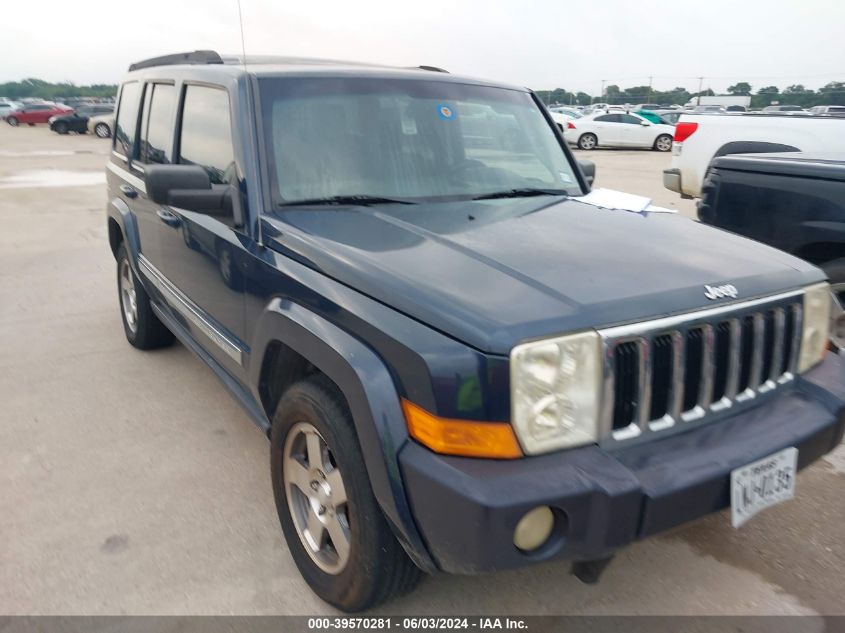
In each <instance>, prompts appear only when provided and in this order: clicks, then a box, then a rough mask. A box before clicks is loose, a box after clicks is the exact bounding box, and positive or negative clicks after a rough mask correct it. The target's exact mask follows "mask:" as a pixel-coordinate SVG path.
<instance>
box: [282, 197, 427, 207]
mask: <svg viewBox="0 0 845 633" xmlns="http://www.w3.org/2000/svg"><path fill="white" fill-rule="evenodd" d="M370 204H416V202H412V201H411V200H402V199H400V198H384V197H382V196H366V195H349V196H326V197H325V198H306V199H304V200H291V201H290V202H280V203H279V205H278V206H280V207H299V206H311V205H338V206H341V205H361V206H367V205H370Z"/></svg>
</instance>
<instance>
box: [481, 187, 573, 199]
mask: <svg viewBox="0 0 845 633" xmlns="http://www.w3.org/2000/svg"><path fill="white" fill-rule="evenodd" d="M568 195H569V194H568V193H567V192H566V191H564V190H563V189H539V188H535V187H528V188H524V189H506V190H505V191H494V192H493V193H482V194H481V195H480V196H475V197H474V198H473V200H493V199H495V198H530V197H531V196H568Z"/></svg>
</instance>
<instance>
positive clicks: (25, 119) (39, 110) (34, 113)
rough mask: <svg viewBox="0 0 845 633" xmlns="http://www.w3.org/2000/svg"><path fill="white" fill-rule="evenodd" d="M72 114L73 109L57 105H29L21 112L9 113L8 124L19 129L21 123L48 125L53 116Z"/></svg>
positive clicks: (7, 116)
mask: <svg viewBox="0 0 845 633" xmlns="http://www.w3.org/2000/svg"><path fill="white" fill-rule="evenodd" d="M71 112H73V108H68V107H67V106H62V105H56V104H55V103H28V104H26V105H25V106H24V107H23V108H21V109H20V110H13V111H12V112H9V114H7V115H6V122H7V123H8V124H9V125H11V126H12V127H17V125H18V124H19V123H29V125H35V124H36V123H47V121H48V119H49V118H50V117H51V116H59V115H62V114H70V113H71Z"/></svg>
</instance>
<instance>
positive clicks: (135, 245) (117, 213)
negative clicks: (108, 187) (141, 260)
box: [106, 198, 141, 277]
mask: <svg viewBox="0 0 845 633" xmlns="http://www.w3.org/2000/svg"><path fill="white" fill-rule="evenodd" d="M106 213H107V215H108V218H109V219H110V220H114V221H115V223H117V226H118V228H119V229H120V232H121V233H122V234H123V241H124V242H125V243H126V248H127V250H128V251H129V263H130V264H132V268H134V269H135V274H138V255H139V254H140V253H141V239H140V237H139V236H138V224H137V222H136V221H135V215H134V214H133V213H132V211H131V210H130V209H129V206H128V205H127V204H126V203H125V202H124V201H123V200H121V199H120V198H112V199H111V200H109V203H108V208H107V211H106ZM109 245H110V246H111V248H112V254H114V251H115V250H116V249H115V245H114V244H113V243H111V235H109ZM139 277H140V276H139Z"/></svg>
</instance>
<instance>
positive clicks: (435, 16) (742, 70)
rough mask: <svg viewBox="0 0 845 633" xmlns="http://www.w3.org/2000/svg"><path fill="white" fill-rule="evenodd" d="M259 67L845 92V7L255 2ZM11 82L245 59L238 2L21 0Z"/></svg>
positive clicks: (843, 1)
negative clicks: (263, 57) (413, 69)
mask: <svg viewBox="0 0 845 633" xmlns="http://www.w3.org/2000/svg"><path fill="white" fill-rule="evenodd" d="M241 2H242V8H243V14H244V31H245V36H246V50H247V54H284V55H297V56H309V57H329V58H341V59H350V60H359V61H369V62H379V63H385V64H391V65H419V64H430V65H435V66H442V67H444V68H447V69H449V70H451V71H452V72H456V73H462V74H469V75H475V76H479V77H487V78H492V79H499V80H502V81H506V82H508V83H516V84H520V85H525V86H529V87H531V88H534V89H548V88H555V87H562V88H566V89H568V90H574V91H578V90H583V91H584V92H587V93H590V94H599V91H600V88H601V80H602V79H607V80H608V83H610V84H614V83H615V84H618V85H620V86H621V87H623V88H624V87H626V86H632V85H644V84H647V83H648V76H649V75H653V76H654V87H655V88H656V89H661V90H662V89H669V88H672V87H674V86H678V85H680V86H685V87H686V88H688V89H690V90H695V89H697V86H698V80H697V79H696V77H698V76H699V75H704V76H705V80H704V86H705V87H711V88H713V89H714V90H715V91H717V92H719V91H723V90H724V89H725V88H726V87H727V86H728V85H730V84H732V83H735V82H737V81H743V80H747V81H748V82H750V83H751V84H752V85H753V86H754V88H755V89H757V88H760V87H762V86H767V85H777V86H780V87H785V86H787V85H789V84H793V83H802V84H804V85H805V86H807V87H811V88H818V87H820V86H822V85H824V84H825V83H827V82H829V81H833V80H842V81H845V36H843V27H845V0H765V1H759V2H758V1H755V0H700V1H695V2H693V1H688V0H660V1H658V2H638V1H636V0H627V1H624V2H623V1H617V0H577V1H573V0H523V1H516V0H452V1H451V2H444V1H443V0H437V1H432V0H429V1H421V0H413V1H407V0H343V1H335V0H298V1H295V2H294V1H290V0H241ZM6 4H7V5H8V6H5V7H4V8H3V13H2V15H3V17H2V20H0V82H2V81H8V80H19V79H22V78H25V77H40V78H42V79H46V80H49V81H63V80H69V81H74V82H76V83H116V82H118V81H119V80H120V77H121V75H122V74H123V73H124V72H125V71H126V67H127V66H128V65H129V63H130V62H132V61H136V60H139V59H143V58H146V57H152V56H155V55H161V54H165V53H171V52H178V51H187V50H194V49H214V50H217V51H219V52H228V53H237V52H240V48H241V41H240V31H239V29H238V8H237V1H236V0H201V1H200V0H136V1H134V2H129V1H127V0H85V2H81V3H73V2H67V1H66V0H63V1H62V2H58V1H56V0H41V1H40V2H21V1H11V2H8V3H6Z"/></svg>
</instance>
